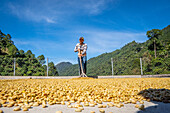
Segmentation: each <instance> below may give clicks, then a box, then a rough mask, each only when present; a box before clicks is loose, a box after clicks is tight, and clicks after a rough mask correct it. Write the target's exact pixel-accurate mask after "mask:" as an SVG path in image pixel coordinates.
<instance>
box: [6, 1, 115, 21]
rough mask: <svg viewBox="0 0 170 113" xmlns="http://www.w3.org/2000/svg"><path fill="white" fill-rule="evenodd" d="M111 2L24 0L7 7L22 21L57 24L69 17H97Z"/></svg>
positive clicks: (9, 4)
mask: <svg viewBox="0 0 170 113" xmlns="http://www.w3.org/2000/svg"><path fill="white" fill-rule="evenodd" d="M114 1H116V0H114ZM110 2H113V0H107V1H105V0H71V1H69V0H43V1H42V0H27V1H26V0H23V1H20V2H12V1H11V2H8V5H7V7H8V8H9V10H10V13H12V14H13V15H15V16H17V17H19V18H21V19H27V20H31V21H35V22H43V21H45V22H47V23H56V22H57V21H63V20H64V19H67V17H68V16H75V15H82V14H85V15H97V14H99V13H101V12H102V11H103V10H105V9H106V8H107V5H108V4H109V3H110ZM57 23H58V22H57Z"/></svg>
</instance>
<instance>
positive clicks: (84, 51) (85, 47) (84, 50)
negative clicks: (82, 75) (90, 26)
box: [82, 44, 87, 55]
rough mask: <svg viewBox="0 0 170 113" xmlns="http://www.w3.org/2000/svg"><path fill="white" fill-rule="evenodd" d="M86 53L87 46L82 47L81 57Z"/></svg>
mask: <svg viewBox="0 0 170 113" xmlns="http://www.w3.org/2000/svg"><path fill="white" fill-rule="evenodd" d="M86 51H87V44H85V45H84V49H83V52H82V55H84V54H85V53H86Z"/></svg>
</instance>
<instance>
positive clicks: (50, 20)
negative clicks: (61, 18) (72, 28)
mask: <svg viewBox="0 0 170 113" xmlns="http://www.w3.org/2000/svg"><path fill="white" fill-rule="evenodd" d="M46 21H47V22H48V23H56V22H55V21H54V20H52V19H50V18H46Z"/></svg>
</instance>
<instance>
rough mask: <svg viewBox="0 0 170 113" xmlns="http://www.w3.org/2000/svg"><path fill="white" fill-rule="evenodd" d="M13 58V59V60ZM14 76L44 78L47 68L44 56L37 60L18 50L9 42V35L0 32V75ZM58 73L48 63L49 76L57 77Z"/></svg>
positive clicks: (30, 53)
mask: <svg viewBox="0 0 170 113" xmlns="http://www.w3.org/2000/svg"><path fill="white" fill-rule="evenodd" d="M14 58H15V59H14ZM14 61H15V62H16V64H15V66H16V67H15V74H16V75H21V76H45V75H46V73H47V72H46V70H47V66H46V65H44V64H45V57H44V55H40V56H38V57H37V58H36V57H35V54H33V53H32V52H31V50H28V51H27V52H24V50H18V49H17V47H16V46H15V45H14V42H13V41H12V40H11V36H10V35H9V34H7V35H5V34H4V33H2V32H1V31H0V75H3V76H7V75H13V72H14V68H13V67H14ZM57 75H58V72H57V70H56V67H55V66H54V63H53V62H50V63H49V76H57Z"/></svg>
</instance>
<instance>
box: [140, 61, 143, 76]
mask: <svg viewBox="0 0 170 113" xmlns="http://www.w3.org/2000/svg"><path fill="white" fill-rule="evenodd" d="M140 69H141V75H143V71H142V58H140Z"/></svg>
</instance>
